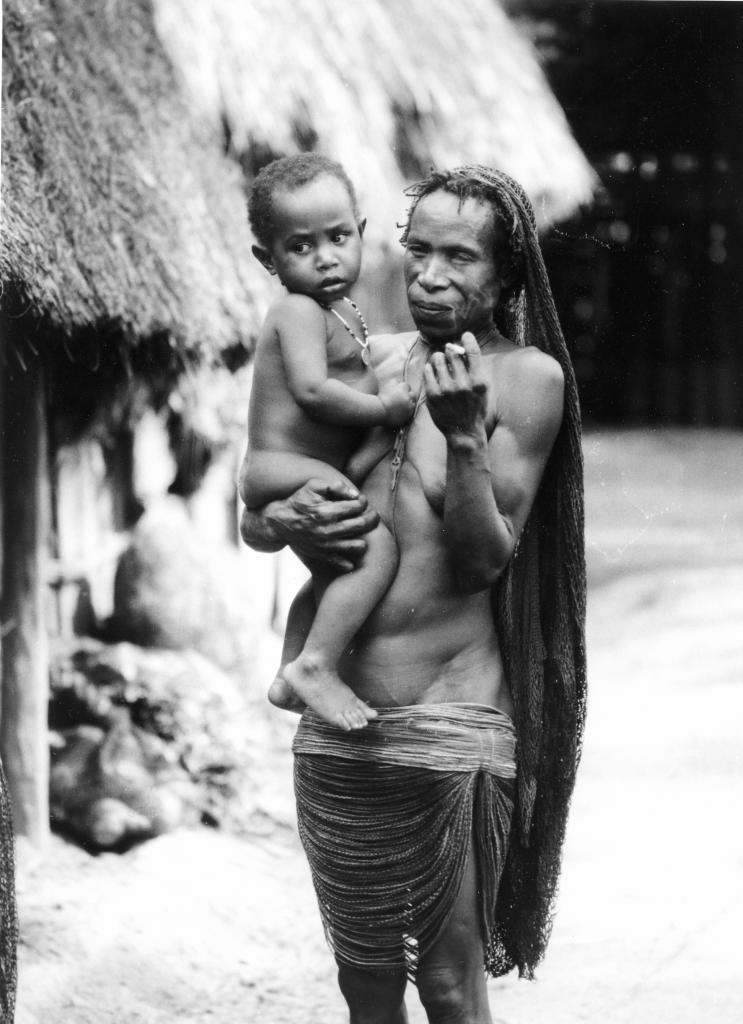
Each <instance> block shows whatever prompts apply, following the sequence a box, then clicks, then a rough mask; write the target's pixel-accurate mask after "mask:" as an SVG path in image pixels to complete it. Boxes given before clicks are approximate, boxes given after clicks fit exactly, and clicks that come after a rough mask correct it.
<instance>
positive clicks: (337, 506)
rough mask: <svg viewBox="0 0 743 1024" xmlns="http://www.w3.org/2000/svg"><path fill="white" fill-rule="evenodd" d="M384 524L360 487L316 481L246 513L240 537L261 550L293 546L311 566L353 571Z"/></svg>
mask: <svg viewBox="0 0 743 1024" xmlns="http://www.w3.org/2000/svg"><path fill="white" fill-rule="evenodd" d="M378 522H379V516H378V515H377V513H376V512H374V511H373V510H372V509H370V508H368V506H367V502H366V498H365V497H364V495H363V494H361V493H360V492H359V491H357V490H356V489H355V488H354V487H350V486H348V485H345V484H340V483H333V484H330V483H325V482H324V481H321V480H310V481H308V483H306V484H305V485H304V487H302V488H300V490H298V491H295V493H294V494H292V495H290V496H289V497H288V498H286V499H285V500H282V501H272V502H271V503H270V504H268V505H266V506H264V508H262V509H249V508H245V509H243V513H242V518H241V520H240V533H241V535H242V539H243V540H244V541H245V543H246V544H247V545H248V547H251V548H255V550H256V551H264V552H270V551H280V550H281V548H283V547H284V546H285V545H287V544H288V545H289V547H291V549H292V550H293V551H294V552H295V554H296V555H298V556H299V557H300V558H301V559H302V560H303V561H305V562H306V561H317V562H322V563H324V564H325V565H327V566H329V567H331V568H335V569H336V570H338V571H339V572H351V570H353V569H354V568H355V567H356V565H357V563H358V562H359V560H360V559H361V558H362V557H363V555H364V552H365V551H366V541H365V540H364V534H365V533H368V532H369V530H372V529H373V528H374V527H375V526H376V525H377V523H378Z"/></svg>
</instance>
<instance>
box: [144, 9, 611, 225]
mask: <svg viewBox="0 0 743 1024" xmlns="http://www.w3.org/2000/svg"><path fill="white" fill-rule="evenodd" d="M154 4H155V20H156V25H157V28H158V31H159V34H160V37H161V39H162V41H163V43H164V45H165V47H166V49H167V51H168V52H169V54H170V55H171V57H172V60H173V63H174V65H175V67H176V68H177V69H178V71H179V73H180V75H181V76H182V78H183V80H184V82H185V85H186V87H187V89H188V91H189V93H190V95H191V97H192V100H193V106H194V110H195V112H197V113H200V114H201V116H202V117H203V118H204V120H205V122H206V123H207V124H209V125H211V126H216V125H224V126H226V128H227V130H228V133H229V136H230V144H231V146H232V149H233V151H234V152H235V153H236V154H237V155H242V156H243V157H244V156H245V155H246V154H247V155H248V157H249V158H250V154H251V153H252V154H255V153H256V152H257V153H259V154H261V153H263V154H267V155H272V156H278V155H283V154H285V153H291V152H295V151H297V150H298V149H302V148H309V147H313V148H318V149H320V150H322V151H324V152H326V153H328V154H330V155H332V156H334V157H335V158H337V159H339V160H341V162H342V163H343V164H344V165H345V166H346V168H347V169H348V171H349V173H350V174H351V177H352V178H353V179H354V181H355V182H356V183H357V186H358V188H359V192H360V195H361V199H362V202H363V205H364V208H365V212H367V213H368V214H369V216H370V219H371V223H370V225H369V228H368V232H369V234H368V236H367V237H368V239H369V240H371V241H375V240H376V241H391V240H392V239H394V237H395V228H394V224H395V218H398V219H399V217H400V216H401V214H402V211H404V207H405V203H404V200H402V199H401V190H402V187H403V185H404V184H405V181H406V179H407V180H410V179H412V178H414V177H416V176H417V175H419V174H421V173H425V172H426V171H427V170H428V168H429V167H430V166H431V165H432V164H434V165H436V166H439V167H445V166H450V165H454V164H457V163H462V162H465V161H480V162H484V163H489V164H494V165H497V166H500V167H502V168H503V169H504V170H506V171H509V172H510V173H511V174H513V175H514V176H515V177H516V178H518V179H519V180H520V181H521V182H522V184H523V185H524V187H525V188H526V189H527V190H528V192H529V193H530V195H531V197H532V199H533V200H534V202H535V206H536V207H537V210H538V213H539V215H540V218H541V220H542V221H543V222H545V223H546V222H549V221H551V220H555V219H559V218H561V217H563V216H566V215H568V214H570V213H571V212H573V211H574V209H575V207H576V206H577V205H578V204H580V203H583V202H586V201H588V200H589V199H590V197H591V192H592V188H593V183H594V176H593V173H592V171H591V169H590V166H589V165H588V163H587V161H586V159H585V158H584V156H583V154H582V153H581V151H580V149H579V148H578V146H577V144H576V142H575V141H574V139H573V137H572V135H571V133H570V130H569V128H568V125H567V122H566V120H565V117H564V115H563V112H562V110H561V108H560V107H559V105H558V104H557V101H556V100H555V99H554V97H553V95H552V93H551V92H550V90H549V87H548V85H547V83H546V80H545V78H544V76H543V73H542V71H541V69H540V67H539V64H538V62H537V58H536V55H535V52H534V50H533V48H532V46H531V44H530V43H529V42H527V41H526V40H525V39H524V38H522V37H521V36H520V35H519V34H518V31H517V30H516V28H515V27H514V26H513V25H512V23H511V22H510V21H509V20H508V18H507V16H506V15H505V13H504V12H503V10H502V9H501V8H500V7H499V6H498V4H497V2H496V0H468V2H467V3H463V4H457V3H455V2H454V0H404V2H403V0H361V2H355V3H339V2H338V0H250V2H245V0H189V2H188V4H184V3H182V2H181V0H154ZM247 162H250V160H249V159H248V161H247Z"/></svg>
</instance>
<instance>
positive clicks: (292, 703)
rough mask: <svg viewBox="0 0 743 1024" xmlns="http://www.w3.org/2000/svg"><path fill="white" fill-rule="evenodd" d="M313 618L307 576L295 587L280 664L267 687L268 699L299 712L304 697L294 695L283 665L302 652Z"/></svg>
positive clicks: (278, 706) (303, 706) (311, 595)
mask: <svg viewBox="0 0 743 1024" xmlns="http://www.w3.org/2000/svg"><path fill="white" fill-rule="evenodd" d="M314 618H315V595H314V591H313V588H312V580H307V582H306V583H305V584H303V586H302V587H301V588H300V589H299V590H298V591H297V594H296V596H295V598H294V600H293V601H292V603H291V605H290V606H289V614H288V615H287V617H286V629H285V630H284V645H283V647H282V649H281V666H280V668H279V671H278V672H277V673H276V678H275V679H274V681H273V682H272V683H271V686H270V687H269V690H268V699H269V700H270V702H271V703H272V704H275V705H276V707H277V708H283V709H284V710H285V711H296V712H298V713H299V714H301V713H302V711H304V709H305V707H306V705H305V703H304V701H303V700H301V698H299V697H298V696H297V694H296V693H295V692H294V690H292V688H291V686H289V684H288V683H287V681H286V679H284V666H285V665H287V664H288V663H289V662H290V661H294V660H295V658H297V657H299V655H300V654H301V653H302V648H303V647H304V645H305V641H306V640H307V637H308V635H309V632H310V629H311V627H312V622H313V619H314Z"/></svg>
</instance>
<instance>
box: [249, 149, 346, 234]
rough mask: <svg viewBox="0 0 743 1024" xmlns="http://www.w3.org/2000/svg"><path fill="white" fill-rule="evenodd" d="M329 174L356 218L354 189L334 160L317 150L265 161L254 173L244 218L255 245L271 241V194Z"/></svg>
mask: <svg viewBox="0 0 743 1024" xmlns="http://www.w3.org/2000/svg"><path fill="white" fill-rule="evenodd" d="M323 175H329V176H330V177H331V178H337V179H338V181H339V182H340V183H341V185H343V187H344V188H345V189H346V191H347V192H348V197H349V199H350V200H351V207H352V209H353V215H354V217H355V218H356V220H357V221H358V219H359V211H358V202H357V200H356V190H355V189H354V187H353V183H352V181H351V179H350V178H349V177H348V175H347V174H346V172H345V170H344V169H343V167H341V165H340V164H339V163H337V162H336V161H335V160H330V159H329V158H328V157H326V156H322V155H321V154H320V153H297V154H296V155H295V156H283V157H281V158H280V159H278V160H273V161H272V162H271V163H270V164H266V166H265V167H264V168H262V169H261V170H260V171H259V172H258V174H257V175H256V178H255V181H254V182H253V186H252V188H251V190H250V196H249V198H248V220H249V222H250V228H251V230H252V232H253V234H254V236H255V238H256V241H257V242H258V244H259V245H262V246H263V248H264V249H270V247H271V242H272V241H273V230H274V224H273V215H274V196H275V195H276V193H277V192H293V191H295V189H298V188H302V186H303V185H309V183H310V182H311V181H314V180H315V179H316V178H321V177H323Z"/></svg>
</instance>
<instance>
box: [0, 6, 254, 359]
mask: <svg viewBox="0 0 743 1024" xmlns="http://www.w3.org/2000/svg"><path fill="white" fill-rule="evenodd" d="M3 58H4V59H3V124H2V165H3V166H2V170H3V182H2V193H3V210H2V220H3V225H2V228H3V236H4V237H3V245H2V250H1V251H0V280H1V281H2V284H3V287H4V288H5V289H6V293H7V291H13V292H17V293H18V295H19V296H20V301H21V304H22V305H23V306H24V307H25V308H26V309H28V311H29V312H30V313H31V314H32V315H37V316H38V317H39V318H41V319H42V321H43V322H44V323H46V324H47V325H50V326H51V328H52V330H55V329H56V330H58V331H61V332H64V334H66V335H67V336H68V337H69V338H71V339H72V342H73V344H74V338H75V336H76V335H78V334H79V333H80V332H81V331H85V329H86V328H95V329H96V330H97V331H100V332H101V334H105V336H106V337H111V336H113V337H115V338H116V339H117V341H118V342H119V343H120V342H121V340H122V339H123V340H125V341H126V340H127V339H129V340H133V339H134V338H135V337H136V338H142V337H148V336H153V335H167V337H168V338H169V339H170V341H171V344H175V345H176V347H177V348H178V349H179V350H180V351H181V352H186V351H208V352H210V353H213V352H214V351H215V350H218V349H220V348H221V347H224V346H230V345H233V344H235V343H239V342H240V341H242V340H245V339H246V338H247V337H248V336H249V334H250V331H251V330H252V329H253V328H254V327H255V325H256V322H257V315H258V313H257V310H256V309H255V302H254V298H255V296H256V295H259V294H260V291H261V289H262V288H263V287H264V281H263V277H262V272H261V274H259V272H258V269H257V268H254V266H253V263H254V261H253V259H252V257H251V255H250V251H249V233H248V231H247V228H246V221H245V207H244V201H243V196H242V192H241V180H240V174H239V171H238V168H236V167H235V166H234V164H231V163H230V162H229V161H227V160H226V159H225V158H224V157H223V156H222V154H221V152H220V146H219V144H218V143H217V141H216V140H215V137H214V135H213V133H205V132H204V130H203V129H198V130H197V129H195V127H194V122H193V119H192V118H190V116H189V110H188V106H187V104H186V102H185V101H184V99H183V96H182V93H181V91H180V87H179V85H178V83H177V80H176V79H175V76H174V74H173V71H172V69H171V66H170V64H169V62H168V60H167V57H166V56H165V54H164V52H163V51H162V48H161V46H160V44H159V43H158V42H157V37H156V34H155V31H154V28H153V25H152V11H151V3H150V0H107V2H106V3H101V2H100V0H5V3H4V24H3Z"/></svg>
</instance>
